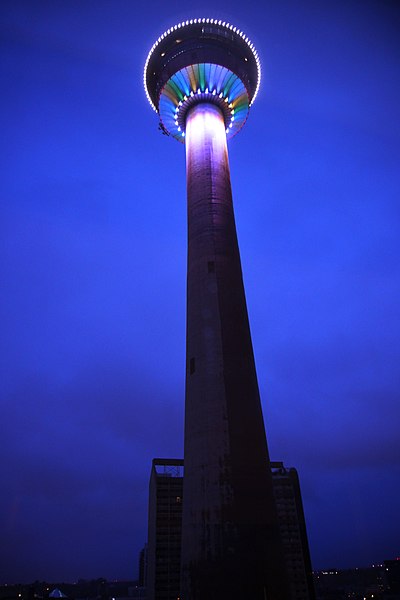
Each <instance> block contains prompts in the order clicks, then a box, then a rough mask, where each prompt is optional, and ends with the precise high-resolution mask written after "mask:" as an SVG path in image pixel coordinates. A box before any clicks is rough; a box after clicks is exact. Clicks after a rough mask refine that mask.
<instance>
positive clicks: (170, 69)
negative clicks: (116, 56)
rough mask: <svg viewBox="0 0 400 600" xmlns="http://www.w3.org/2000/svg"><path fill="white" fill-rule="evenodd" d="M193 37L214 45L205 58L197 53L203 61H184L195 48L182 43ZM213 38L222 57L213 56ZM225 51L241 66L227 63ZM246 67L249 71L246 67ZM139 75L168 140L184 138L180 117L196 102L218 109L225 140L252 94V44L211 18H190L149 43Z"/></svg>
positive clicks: (256, 64)
mask: <svg viewBox="0 0 400 600" xmlns="http://www.w3.org/2000/svg"><path fill="white" fill-rule="evenodd" d="M198 36H199V37H200V38H202V37H203V38H206V41H207V44H208V43H210V44H214V45H213V46H212V48H215V50H212V53H211V56H204V57H203V56H198V58H200V59H201V58H203V61H204V58H205V59H206V60H205V61H204V62H203V61H202V60H198V61H197V62H196V61H194V63H193V64H188V63H190V62H191V61H192V60H193V58H192V52H191V51H192V50H194V52H196V47H192V46H191V47H190V51H189V50H188V48H187V46H186V48H184V45H185V43H189V44H190V43H193V39H196V38H197V37H198ZM182 41H183V42H184V43H182ZM219 42H221V43H222V45H223V48H224V52H225V54H223V55H222V56H221V55H220V54H218V53H220V50H221V45H219V46H218V43H219ZM178 44H180V45H179V46H178ZM207 44H206V46H207ZM227 44H228V45H227ZM229 44H231V45H230V46H229ZM232 44H233V46H232ZM180 46H182V50H183V51H182V50H181V49H180ZM229 48H231V49H230V50H229ZM230 52H233V55H234V56H236V55H237V56H239V57H240V56H242V59H240V58H239V60H242V62H241V64H238V63H232V64H231V62H232V58H227V57H232V54H230ZM193 56H194V55H193ZM246 56H247V58H246ZM243 57H244V58H243ZM243 60H244V61H248V62H246V63H244V62H243ZM214 61H215V62H214ZM217 63H218V64H217ZM241 65H243V66H241ZM244 65H246V67H245V68H244ZM247 65H249V66H250V65H252V67H251V68H252V69H253V71H248V67H247ZM175 69H176V72H174V70H175ZM250 73H252V74H251V76H250V79H249V75H250ZM165 75H167V76H166V77H165ZM160 76H161V77H160ZM143 78H144V87H145V91H146V95H147V98H148V100H149V103H150V105H151V106H152V108H153V109H154V110H155V111H156V112H158V113H159V115H160V120H161V126H162V129H163V130H164V131H166V132H167V133H169V134H170V135H172V136H173V137H174V138H176V139H177V140H179V141H181V142H184V137H185V120H186V115H187V113H188V111H189V109H190V108H191V107H192V106H194V105H195V104H197V103H199V102H210V103H212V104H216V105H217V106H219V107H220V109H221V111H222V114H223V116H224V122H225V128H226V133H227V137H228V138H231V137H233V136H234V135H235V134H236V133H237V132H238V131H239V130H240V129H241V127H242V126H243V124H244V123H245V121H246V119H247V115H248V112H249V107H250V106H251V105H252V103H253V102H254V100H255V98H256V96H257V93H258V89H259V86H260V78H261V67H260V61H259V58H258V54H257V52H256V50H255V48H254V44H252V43H251V41H250V40H249V39H248V38H247V37H246V36H245V35H244V33H243V32H241V31H240V30H239V29H237V28H236V27H233V25H230V24H229V23H226V22H223V21H218V20H217V19H191V20H188V21H186V22H183V23H179V24H178V25H175V26H174V27H172V28H170V29H168V30H167V31H166V32H165V33H163V34H162V35H161V36H160V37H159V38H158V40H157V41H156V42H155V44H153V46H152V48H151V50H150V52H149V54H148V56H147V60H146V63H145V67H144V76H143ZM157 82H158V83H157Z"/></svg>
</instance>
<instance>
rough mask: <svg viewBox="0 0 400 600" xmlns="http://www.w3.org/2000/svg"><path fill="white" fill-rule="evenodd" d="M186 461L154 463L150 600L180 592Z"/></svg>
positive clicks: (169, 598) (168, 598)
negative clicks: (184, 469) (184, 467)
mask: <svg viewBox="0 0 400 600" xmlns="http://www.w3.org/2000/svg"><path fill="white" fill-rule="evenodd" d="M182 495H183V460H181V459H158V458H155V459H154V460H153V462H152V468H151V475H150V486H149V514H148V543H147V569H146V572H147V600H177V598H178V597H179V594H180V591H179V590H180V564H181V534H182Z"/></svg>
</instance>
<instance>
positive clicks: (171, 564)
mask: <svg viewBox="0 0 400 600" xmlns="http://www.w3.org/2000/svg"><path fill="white" fill-rule="evenodd" d="M183 467H184V462H183V460H180V459H154V460H153V464H152V470H151V476H150V498H149V527H148V530H149V539H148V573H149V577H148V587H147V592H148V599H149V600H164V599H168V600H171V599H174V600H177V598H179V593H180V592H179V589H180V588H179V573H180V563H179V556H180V543H181V542H180V532H181V522H180V521H179V519H182V508H183V506H184V501H183V497H182V495H181V494H182V493H183V481H184V477H183ZM271 474H272V482H273V490H274V497H275V500H276V506H277V513H278V518H279V527H280V532H281V535H282V541H283V548H284V556H285V562H286V565H287V583H288V587H289V591H290V596H289V597H290V599H291V600H315V593H314V584H313V574H312V567H311V559H310V552H309V547H308V540H307V531H306V524H305V518H304V511H303V503H302V499H301V491H300V483H299V478H298V475H297V471H296V469H294V468H286V467H285V466H284V464H283V463H282V462H272V463H271ZM248 494H249V497H251V496H252V490H251V489H249V490H248Z"/></svg>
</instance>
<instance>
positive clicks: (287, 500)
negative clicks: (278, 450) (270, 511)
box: [271, 462, 315, 600]
mask: <svg viewBox="0 0 400 600" xmlns="http://www.w3.org/2000/svg"><path fill="white" fill-rule="evenodd" d="M271 470H272V481H273V484H274V494H275V501H276V507H277V511H278V519H279V527H280V531H281V537H282V543H283V549H284V554H285V560H286V569H287V574H288V581H289V585H290V597H291V598H292V600H315V591H314V582H313V572H312V566H311V557H310V549H309V546H308V537H307V529H306V521H305V517H304V510H303V502H302V499H301V491H300V482H299V476H298V474H297V471H296V469H294V468H293V467H290V468H286V467H285V466H284V464H283V462H271Z"/></svg>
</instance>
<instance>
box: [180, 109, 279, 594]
mask: <svg viewBox="0 0 400 600" xmlns="http://www.w3.org/2000/svg"><path fill="white" fill-rule="evenodd" d="M185 139H186V163H187V199H188V274H187V371H186V406H185V476H184V502H183V525H182V531H183V538H182V598H183V600H213V599H216V598H218V599H219V600H225V599H226V600H227V599H228V598H229V600H235V599H239V598H240V599H242V598H249V599H251V600H265V599H268V600H272V599H274V600H277V599H282V600H283V599H284V598H286V597H287V595H286V591H285V576H284V573H283V572H282V565H283V560H282V550H281V544H280V538H279V533H278V521H277V514H276V508H275V503H274V499H273V490H272V479H271V473H270V467H269V457H268V450H267V443H266V437H265V430H264V422H263V417H262V411H261V403H260V397H259V390H258V383H257V375H256V369H255V363H254V356H253V348H252V342H251V336H250V328H249V322H248V315H247V307H246V299H245V293H244V287H243V280H242V270H241V263H240V255H239V248H238V242H237V236H236V226H235V219H234V212H233V204H232V192H231V183H230V172H229V161H228V151H227V144H226V133H225V124H224V119H223V115H222V112H221V111H220V109H219V107H218V106H215V105H213V104H208V103H199V104H197V105H195V106H193V107H192V108H191V109H190V111H189V112H188V115H187V118H186V138H185Z"/></svg>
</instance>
